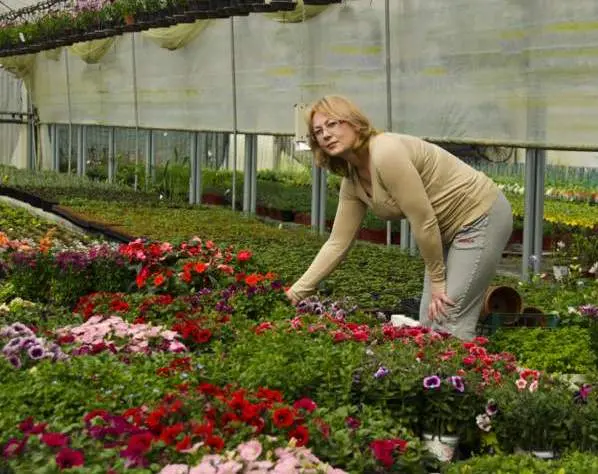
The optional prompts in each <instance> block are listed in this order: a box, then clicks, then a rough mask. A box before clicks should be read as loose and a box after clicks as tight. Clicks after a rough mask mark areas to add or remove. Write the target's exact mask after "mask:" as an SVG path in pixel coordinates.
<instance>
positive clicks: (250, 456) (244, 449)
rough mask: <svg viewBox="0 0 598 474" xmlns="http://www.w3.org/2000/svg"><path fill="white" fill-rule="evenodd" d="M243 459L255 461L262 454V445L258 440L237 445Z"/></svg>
mask: <svg viewBox="0 0 598 474" xmlns="http://www.w3.org/2000/svg"><path fill="white" fill-rule="evenodd" d="M237 450H238V451H239V456H241V459H242V460H243V461H255V460H256V459H257V458H259V457H260V454H262V445H261V444H260V442H259V441H258V440H252V441H248V442H247V443H243V444H240V445H239V446H238V447H237Z"/></svg>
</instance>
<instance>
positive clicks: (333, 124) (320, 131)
mask: <svg viewBox="0 0 598 474" xmlns="http://www.w3.org/2000/svg"><path fill="white" fill-rule="evenodd" d="M342 123H343V121H342V120H328V121H327V122H326V123H325V124H324V126H322V127H319V126H318V127H316V128H314V129H313V134H314V137H316V138H321V137H322V136H323V135H324V130H328V131H329V132H331V131H333V130H335V129H337V128H338V127H339V126H340V124H342Z"/></svg>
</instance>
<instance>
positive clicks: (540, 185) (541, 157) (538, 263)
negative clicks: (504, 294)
mask: <svg viewBox="0 0 598 474" xmlns="http://www.w3.org/2000/svg"><path fill="white" fill-rule="evenodd" d="M535 161H536V173H535V174H536V183H535V184H536V190H535V193H534V208H535V209H534V247H533V252H534V255H535V256H536V257H537V258H536V259H534V272H535V273H540V271H541V267H542V247H543V245H542V244H543V240H544V170H545V169H546V150H536V160H535Z"/></svg>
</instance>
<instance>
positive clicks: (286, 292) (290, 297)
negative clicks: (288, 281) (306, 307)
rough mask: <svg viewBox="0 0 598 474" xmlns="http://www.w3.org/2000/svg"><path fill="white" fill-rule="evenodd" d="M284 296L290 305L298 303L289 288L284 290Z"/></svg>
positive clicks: (297, 299)
mask: <svg viewBox="0 0 598 474" xmlns="http://www.w3.org/2000/svg"><path fill="white" fill-rule="evenodd" d="M285 294H286V295H287V298H288V299H289V301H290V302H291V304H292V305H296V304H297V303H299V298H297V297H296V296H295V295H294V294H293V292H292V291H291V289H290V288H287V289H286V290H285Z"/></svg>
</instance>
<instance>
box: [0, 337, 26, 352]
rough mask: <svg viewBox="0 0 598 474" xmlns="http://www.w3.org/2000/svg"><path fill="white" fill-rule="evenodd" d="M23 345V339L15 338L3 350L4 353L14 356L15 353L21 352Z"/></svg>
mask: <svg viewBox="0 0 598 474" xmlns="http://www.w3.org/2000/svg"><path fill="white" fill-rule="evenodd" d="M22 344H23V338H22V337H15V338H13V339H11V340H10V341H8V343H7V344H6V345H5V346H4V348H3V349H2V352H3V353H4V354H6V355H8V354H13V353H15V352H18V351H20V350H21V347H22Z"/></svg>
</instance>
